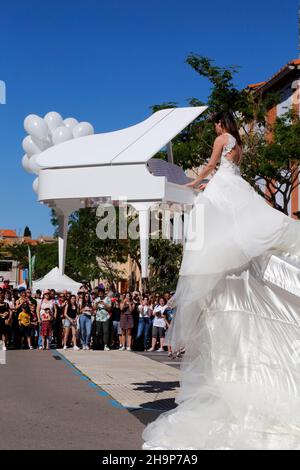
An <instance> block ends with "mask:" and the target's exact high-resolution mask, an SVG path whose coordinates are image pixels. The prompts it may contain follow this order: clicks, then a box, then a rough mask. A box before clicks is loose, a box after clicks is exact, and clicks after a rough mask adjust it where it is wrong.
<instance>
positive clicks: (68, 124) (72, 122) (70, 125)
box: [64, 117, 78, 130]
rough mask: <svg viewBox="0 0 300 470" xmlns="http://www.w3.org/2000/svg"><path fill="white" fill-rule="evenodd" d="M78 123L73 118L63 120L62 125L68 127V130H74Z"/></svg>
mask: <svg viewBox="0 0 300 470" xmlns="http://www.w3.org/2000/svg"><path fill="white" fill-rule="evenodd" d="M77 124H78V121H77V119H75V118H71V117H70V118H66V119H64V125H65V126H66V127H68V128H69V129H71V130H72V129H74V127H75V126H77Z"/></svg>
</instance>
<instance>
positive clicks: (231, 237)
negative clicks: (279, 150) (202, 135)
mask: <svg viewBox="0 0 300 470" xmlns="http://www.w3.org/2000/svg"><path fill="white" fill-rule="evenodd" d="M215 128H216V132H217V134H218V137H217V138H216V140H215V144H214V149H213V153H212V156H211V159H210V161H209V163H208V165H207V166H206V167H205V168H204V169H203V170H202V172H201V174H200V175H199V177H198V178H197V179H196V180H194V181H193V182H192V183H190V184H189V186H195V187H196V186H199V184H200V181H201V180H203V178H205V177H206V176H207V175H208V174H210V173H211V172H212V170H213V169H214V168H215V167H216V165H217V163H218V162H219V161H220V166H219V169H218V170H217V172H216V173H215V175H214V176H213V177H212V179H211V180H210V181H209V183H208V184H207V185H206V187H205V189H204V185H202V186H200V188H198V189H204V191H203V192H200V193H199V195H198V196H197V198H196V200H195V206H194V207H193V210H192V212H191V215H190V221H189V227H188V232H187V242H186V246H185V250H184V256H183V261H182V265H181V269H180V277H179V281H178V285H177V289H176V294H175V303H176V307H177V309H176V310H177V311H176V316H175V321H174V326H173V343H174V344H173V347H174V348H179V347H183V346H185V348H186V354H185V357H184V361H183V363H182V367H181V387H180V393H179V396H178V398H177V400H176V402H177V404H178V406H177V408H176V409H175V410H172V411H170V412H168V413H164V414H163V415H161V416H160V417H159V418H158V419H157V420H156V421H155V422H153V423H151V424H150V425H148V426H147V428H146V429H145V431H144V434H143V438H144V440H145V444H144V449H300V274H299V273H300V269H298V268H297V267H300V222H299V221H296V220H293V219H292V218H290V217H288V216H286V215H285V214H283V213H281V212H279V211H277V210H275V209H273V208H272V207H271V206H270V205H268V204H267V203H266V201H265V200H264V199H263V198H262V197H260V196H259V195H258V194H257V193H256V192H255V190H254V189H253V188H252V187H251V186H250V185H249V184H248V183H247V182H246V181H245V180H244V179H243V178H242V177H241V175H240V168H239V164H240V162H241V159H242V146H241V139H240V136H239V133H238V129H237V126H236V124H235V122H234V118H233V116H232V115H231V114H230V113H227V112H222V113H219V115H218V116H217V117H216V119H215Z"/></svg>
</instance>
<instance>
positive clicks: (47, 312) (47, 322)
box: [40, 307, 54, 349]
mask: <svg viewBox="0 0 300 470" xmlns="http://www.w3.org/2000/svg"><path fill="white" fill-rule="evenodd" d="M53 318H54V316H53V314H52V312H51V309H50V308H49V307H45V308H43V310H42V313H41V322H42V328H41V337H42V349H50V341H51V337H52V322H53ZM40 349H41V348H40Z"/></svg>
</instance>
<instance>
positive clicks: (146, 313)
mask: <svg viewBox="0 0 300 470" xmlns="http://www.w3.org/2000/svg"><path fill="white" fill-rule="evenodd" d="M138 312H139V323H138V331H137V335H136V338H135V339H136V340H139V339H140V338H141V337H142V336H143V339H144V350H145V351H147V349H148V347H149V345H148V343H149V339H150V338H149V336H150V331H151V328H152V314H153V309H152V306H151V305H150V303H149V297H147V296H145V297H144V298H143V300H142V303H141V305H139V307H138Z"/></svg>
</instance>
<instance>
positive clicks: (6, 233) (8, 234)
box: [0, 229, 17, 238]
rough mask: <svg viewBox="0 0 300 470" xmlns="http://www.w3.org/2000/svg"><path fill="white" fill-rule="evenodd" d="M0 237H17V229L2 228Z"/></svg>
mask: <svg viewBox="0 0 300 470" xmlns="http://www.w3.org/2000/svg"><path fill="white" fill-rule="evenodd" d="M0 237H10V238H15V237H17V232H16V231H15V230H7V229H0Z"/></svg>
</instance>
